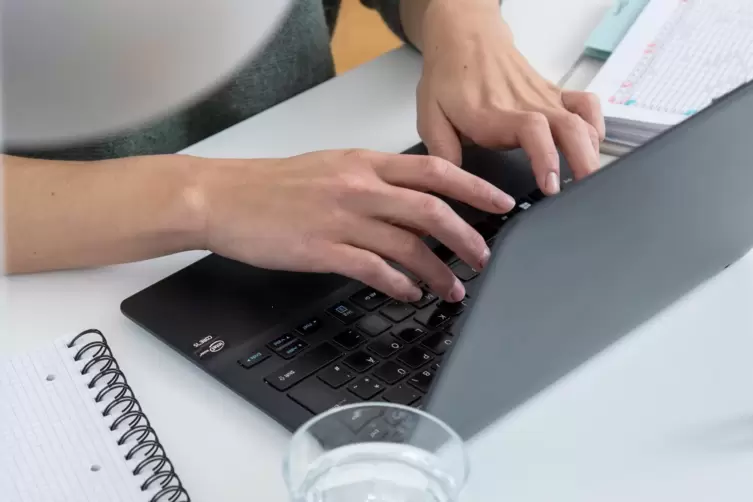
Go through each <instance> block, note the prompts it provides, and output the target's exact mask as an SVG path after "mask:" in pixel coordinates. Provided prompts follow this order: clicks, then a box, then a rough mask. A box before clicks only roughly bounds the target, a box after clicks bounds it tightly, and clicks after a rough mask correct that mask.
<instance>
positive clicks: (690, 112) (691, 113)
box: [685, 110, 698, 117]
mask: <svg viewBox="0 0 753 502" xmlns="http://www.w3.org/2000/svg"><path fill="white" fill-rule="evenodd" d="M696 113H698V110H688V111H686V112H685V115H687V116H688V117H690V116H691V115H695V114H696Z"/></svg>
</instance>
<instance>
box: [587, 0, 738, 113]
mask: <svg viewBox="0 0 753 502" xmlns="http://www.w3.org/2000/svg"><path fill="white" fill-rule="evenodd" d="M751 79H753V2H751V1H750V0H652V1H651V2H650V3H649V4H648V5H647V6H646V8H645V9H644V11H643V12H642V13H641V15H640V16H639V18H638V20H637V21H636V22H635V24H634V25H633V26H632V28H631V29H630V30H629V31H628V33H627V34H626V35H625V38H624V39H623V40H622V42H621V43H620V45H619V46H618V47H617V49H616V50H615V52H614V53H613V54H612V56H611V57H610V59H608V60H607V62H606V63H605V65H604V66H603V67H602V69H601V71H600V72H599V74H598V75H597V77H596V78H595V79H594V81H593V82H592V83H591V85H590V86H589V88H588V90H589V91H591V92H594V93H596V94H597V95H598V96H599V97H600V98H601V101H602V106H603V109H604V113H605V115H606V116H608V117H616V118H622V119H627V120H632V121H639V122H647V123H653V124H661V125H674V124H677V123H679V122H681V121H682V120H683V119H685V118H686V117H688V116H691V115H693V114H694V113H696V112H698V111H700V110H702V109H704V108H705V107H707V106H708V105H710V104H711V102H712V100H714V99H716V98H719V97H721V96H722V95H723V94H726V93H727V92H729V91H731V90H733V89H735V88H737V87H739V86H740V85H742V84H744V83H746V82H748V81H750V80H751Z"/></svg>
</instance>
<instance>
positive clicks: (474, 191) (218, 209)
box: [199, 150, 515, 301]
mask: <svg viewBox="0 0 753 502" xmlns="http://www.w3.org/2000/svg"><path fill="white" fill-rule="evenodd" d="M200 178H201V180H200V184H199V186H200V188H199V189H200V191H201V200H202V201H203V202H202V207H203V209H202V212H203V216H204V218H205V220H204V221H205V227H204V243H205V244H206V248H207V249H209V250H211V251H213V252H216V253H217V254H220V255H223V256H225V257H228V258H231V259H235V260H239V261H243V262H246V263H249V264H252V265H255V266H258V267H262V268H267V269H284V270H291V271H300V272H334V273H338V274H341V275H345V276H348V277H351V278H353V279H356V280H359V281H361V282H363V283H365V284H367V285H369V286H371V287H373V288H376V289H378V290H380V291H382V292H383V293H385V294H387V295H389V296H391V297H393V298H396V299H399V300H403V301H416V300H418V299H419V298H420V297H421V291H420V289H419V288H418V287H417V286H416V284H415V283H414V281H413V280H411V279H409V278H408V277H407V276H406V275H405V274H403V273H402V272H400V271H398V270H396V269H395V268H393V267H392V266H390V265H389V264H388V263H387V261H386V260H391V261H393V262H396V263H398V264H399V265H401V266H402V267H404V268H405V269H406V270H408V271H410V272H411V273H412V274H415V276H416V277H418V278H419V279H420V280H422V281H424V282H426V283H427V285H428V286H429V287H430V288H431V289H432V291H434V292H435V293H437V294H438V295H439V296H441V297H442V298H444V299H445V300H448V301H460V300H462V299H463V298H464V296H465V289H464V287H463V285H462V284H461V283H460V281H458V279H457V278H456V277H455V275H454V274H453V273H452V271H451V270H450V269H449V268H448V267H447V265H445V264H444V263H443V262H442V261H441V260H440V259H439V258H437V257H436V256H435V255H434V253H432V252H431V250H430V249H429V247H428V246H427V245H426V244H425V243H424V242H423V241H422V240H421V239H420V238H419V236H420V235H432V236H433V237H435V238H436V239H437V240H439V241H440V242H442V243H443V244H444V245H445V246H447V247H448V248H450V249H451V250H452V251H454V252H455V253H456V254H457V255H458V257H460V258H461V259H462V260H463V261H465V262H466V263H468V264H469V265H471V266H473V267H474V268H476V269H478V270H480V269H482V268H483V267H484V266H485V265H486V262H487V261H488V259H489V248H488V247H487V245H486V243H485V242H484V239H483V237H482V236H481V235H480V234H479V233H478V232H476V231H475V230H474V229H473V228H472V227H471V226H470V225H468V224H467V223H466V222H465V221H464V220H463V219H462V218H460V217H459V216H458V215H457V214H456V213H455V212H454V211H453V210H452V209H451V208H450V207H449V206H448V205H447V204H446V203H445V202H444V201H442V200H441V199H439V198H438V197H435V196H433V195H429V194H428V193H426V192H434V193H437V194H442V195H445V196H448V197H450V198H453V199H456V200H459V201H462V202H465V203H467V204H470V205H472V206H474V207H476V208H478V209H481V210H483V211H487V212H491V213H505V212H508V211H510V210H511V209H512V208H513V206H514V204H515V201H514V200H513V199H512V198H511V197H510V196H509V195H507V194H505V193H504V192H502V191H501V190H499V189H497V188H496V187H495V186H493V185H492V184H490V183H488V182H486V181H484V180H482V179H480V178H477V177H475V176H473V175H471V174H469V173H467V172H466V171H464V170H462V169H461V168H459V167H457V166H455V165H453V164H451V163H450V162H447V161H445V160H442V159H439V158H437V157H428V156H418V155H394V154H385V153H377V152H371V151H363V150H346V151H324V152H315V153H309V154H305V155H299V156H296V157H291V158H287V159H261V160H228V161H224V160H215V161H213V163H212V164H211V165H210V166H208V167H207V168H204V169H202V174H201V177H200Z"/></svg>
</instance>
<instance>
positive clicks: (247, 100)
mask: <svg viewBox="0 0 753 502" xmlns="http://www.w3.org/2000/svg"><path fill="white" fill-rule="evenodd" d="M361 1H362V3H363V4H364V5H366V6H368V7H370V8H373V9H376V10H378V11H379V13H380V14H381V15H382V18H383V19H384V20H385V22H386V23H387V25H388V26H389V27H390V28H391V29H392V30H393V32H395V33H396V34H397V35H398V36H400V37H401V38H402V39H403V40H405V36H404V33H403V31H402V27H401V25H400V13H399V3H400V0H361ZM339 9H340V0H296V1H295V3H294V5H293V6H292V7H291V10H290V12H289V13H288V16H287V19H286V20H285V21H284V22H283V23H282V25H281V27H280V29H279V30H278V32H277V33H276V35H274V36H273V38H272V39H271V40H270V41H269V42H268V44H267V45H266V46H265V48H264V49H263V50H262V51H261V52H260V53H258V54H257V55H256V56H255V57H253V58H251V59H250V60H249V61H248V62H247V63H246V64H244V65H242V68H241V69H240V70H239V71H237V72H236V73H235V74H234V75H233V76H232V77H231V78H230V79H228V80H226V81H224V82H223V83H222V84H221V85H220V86H219V87H218V88H216V89H215V90H213V91H212V92H210V93H209V94H208V95H207V96H204V97H203V98H202V99H200V100H199V101H198V102H196V103H193V104H190V105H188V106H186V107H184V108H183V109H181V110H178V111H173V112H172V113H170V114H169V115H167V116H163V117H161V118H158V119H156V120H154V121H152V122H151V123H149V124H145V125H143V126H141V127H137V128H133V129H131V130H128V131H124V132H122V133H120V134H117V135H114V136H109V137H107V138H102V139H99V140H97V141H88V142H87V143H86V144H78V145H69V146H67V147H65V148H56V149H48V150H38V151H14V150H13V149H12V148H10V149H9V150H8V152H7V153H10V154H13V155H20V156H26V157H35V158H42V159H50V160H99V159H110V158H119V157H129V156H135V155H155V154H166V153H175V152H177V151H180V150H182V149H184V148H186V147H188V146H189V145H191V144H193V143H196V142H198V141H200V140H202V139H204V138H207V137H208V136H211V135H213V134H215V133H217V132H219V131H222V130H223V129H226V128H228V127H230V126H232V125H233V124H236V123H238V122H240V121H243V120H245V119H247V118H249V117H253V116H254V115H256V114H257V113H259V112H261V111H263V110H266V109H267V108H270V107H272V106H274V105H276V104H277V103H280V102H282V101H285V100H287V99H289V98H291V97H293V96H295V95H296V94H299V93H301V92H303V91H305V90H307V89H310V88H311V87H314V86H316V85H318V84H320V83H322V82H324V81H326V80H328V79H330V78H332V77H333V76H334V74H335V70H334V62H333V59H332V51H331V47H330V41H331V36H332V32H333V30H334V25H335V22H336V20H337V15H338V12H339ZM72 119H75V118H72Z"/></svg>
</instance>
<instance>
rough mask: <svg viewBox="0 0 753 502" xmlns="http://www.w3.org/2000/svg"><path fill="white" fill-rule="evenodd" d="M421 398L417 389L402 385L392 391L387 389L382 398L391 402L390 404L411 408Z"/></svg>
mask: <svg viewBox="0 0 753 502" xmlns="http://www.w3.org/2000/svg"><path fill="white" fill-rule="evenodd" d="M420 397H421V394H420V393H419V392H418V391H417V390H416V389H414V388H413V387H410V386H408V385H406V384H403V383H401V384H399V385H396V386H394V387H392V388H391V389H387V391H386V392H385V393H384V395H383V396H382V399H384V400H385V401H389V402H390V403H396V404H402V405H405V406H410V405H411V404H413V403H414V402H416V401H418V398H420Z"/></svg>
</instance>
